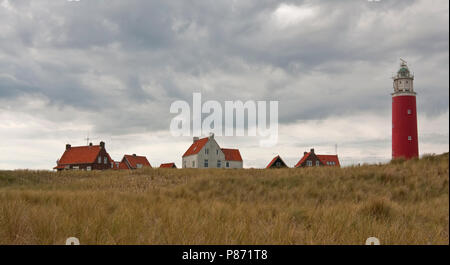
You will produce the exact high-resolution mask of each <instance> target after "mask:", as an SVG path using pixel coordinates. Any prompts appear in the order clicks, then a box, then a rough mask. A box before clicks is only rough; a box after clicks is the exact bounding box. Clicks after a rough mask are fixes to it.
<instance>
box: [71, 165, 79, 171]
mask: <svg viewBox="0 0 450 265" xmlns="http://www.w3.org/2000/svg"><path fill="white" fill-rule="evenodd" d="M72 169H74V170H78V169H80V167H79V166H73V167H72Z"/></svg>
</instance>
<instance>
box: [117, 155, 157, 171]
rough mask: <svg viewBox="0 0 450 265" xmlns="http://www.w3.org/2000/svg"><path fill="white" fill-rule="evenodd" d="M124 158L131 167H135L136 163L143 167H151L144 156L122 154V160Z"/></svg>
mask: <svg viewBox="0 0 450 265" xmlns="http://www.w3.org/2000/svg"><path fill="white" fill-rule="evenodd" d="M124 160H126V161H128V164H129V165H130V166H131V168H137V164H141V165H142V166H143V167H152V166H151V165H150V162H148V160H147V158H146V157H145V156H137V155H124V156H123V159H122V162H124Z"/></svg>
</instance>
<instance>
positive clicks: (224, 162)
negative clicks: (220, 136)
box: [182, 134, 244, 168]
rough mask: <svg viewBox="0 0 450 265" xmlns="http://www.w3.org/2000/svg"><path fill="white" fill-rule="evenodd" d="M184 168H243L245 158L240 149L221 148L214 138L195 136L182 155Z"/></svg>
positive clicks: (212, 136) (212, 135)
mask: <svg viewBox="0 0 450 265" xmlns="http://www.w3.org/2000/svg"><path fill="white" fill-rule="evenodd" d="M182 161H183V162H182V167H183V168H242V167H243V164H244V162H243V160H242V156H241V153H240V152H239V150H238V149H229V148H220V146H219V144H218V143H217V142H216V140H215V139H214V134H211V135H210V136H209V137H205V138H201V139H199V137H194V138H193V142H192V144H191V145H190V146H189V148H188V149H187V150H186V152H185V153H184V154H183V156H182Z"/></svg>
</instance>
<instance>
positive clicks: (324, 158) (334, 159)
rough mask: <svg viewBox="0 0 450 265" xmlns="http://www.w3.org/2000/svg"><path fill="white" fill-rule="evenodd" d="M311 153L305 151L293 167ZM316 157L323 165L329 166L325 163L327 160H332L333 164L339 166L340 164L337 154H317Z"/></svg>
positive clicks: (301, 162)
mask: <svg viewBox="0 0 450 265" xmlns="http://www.w3.org/2000/svg"><path fill="white" fill-rule="evenodd" d="M310 154H311V152H308V153H306V154H305V155H304V156H303V157H302V158H301V159H300V161H298V163H297V164H296V165H295V167H299V166H300V165H301V164H303V162H305V160H306V159H307V158H308V157H309V155H310ZM316 156H317V158H318V159H319V160H320V161H321V162H322V163H323V164H324V165H325V166H329V165H328V164H327V162H334V163H335V165H334V166H337V167H340V166H341V165H340V164H339V158H338V156H337V155H317V154H316Z"/></svg>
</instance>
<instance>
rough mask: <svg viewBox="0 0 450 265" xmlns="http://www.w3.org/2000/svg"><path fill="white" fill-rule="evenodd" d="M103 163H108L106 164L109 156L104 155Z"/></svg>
mask: <svg viewBox="0 0 450 265" xmlns="http://www.w3.org/2000/svg"><path fill="white" fill-rule="evenodd" d="M103 163H104V164H105V165H106V164H108V158H107V157H106V156H105V157H103Z"/></svg>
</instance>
